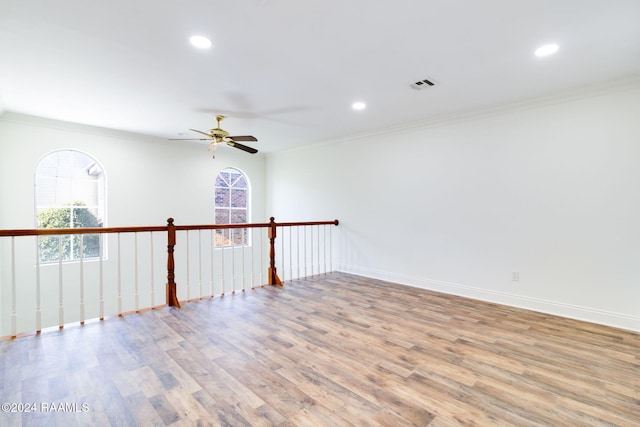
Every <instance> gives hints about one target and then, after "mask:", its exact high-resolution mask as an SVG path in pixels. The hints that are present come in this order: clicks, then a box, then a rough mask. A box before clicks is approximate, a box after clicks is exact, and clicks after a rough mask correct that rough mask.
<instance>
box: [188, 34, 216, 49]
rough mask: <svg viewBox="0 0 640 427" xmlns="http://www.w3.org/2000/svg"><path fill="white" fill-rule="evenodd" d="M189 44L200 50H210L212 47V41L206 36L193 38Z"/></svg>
mask: <svg viewBox="0 0 640 427" xmlns="http://www.w3.org/2000/svg"><path fill="white" fill-rule="evenodd" d="M189 42H190V43H191V44H192V45H193V46H195V47H197V48H198V49H208V48H210V47H211V40H209V39H208V38H206V37H204V36H192V37H191V38H189Z"/></svg>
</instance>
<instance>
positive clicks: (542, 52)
mask: <svg viewBox="0 0 640 427" xmlns="http://www.w3.org/2000/svg"><path fill="white" fill-rule="evenodd" d="M557 51H558V45H557V44H554V43H552V44H545V45H544V46H540V47H539V48H537V49H536V52H535V54H536V56H548V55H553V54H554V53H556V52H557Z"/></svg>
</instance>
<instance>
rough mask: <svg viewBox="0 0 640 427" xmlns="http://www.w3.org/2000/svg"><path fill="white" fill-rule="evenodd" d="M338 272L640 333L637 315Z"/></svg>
mask: <svg viewBox="0 0 640 427" xmlns="http://www.w3.org/2000/svg"><path fill="white" fill-rule="evenodd" d="M337 270H338V271H340V272H343V273H349V274H355V275H358V276H364V277H370V278H372V279H378V280H384V281H387V282H394V283H399V284H402V285H407V286H413V287H416V288H422V289H428V290H431V291H437V292H443V293H446V294H451V295H459V296H462V297H466V298H473V299H477V300H481V301H488V302H493V303H497V304H503V305H508V306H512V307H518V308H524V309H527V310H532V311H537V312H541V313H546V314H552V315H556V316H562V317H567V318H570V319H576V320H583V321H586V322H591V323H597V324H600V325H607V326H613V327H616V328H621V329H626V330H630V331H634V332H640V317H638V316H630V315H627V314H620V313H613V312H609V311H605V310H599V309H595V308H589V307H581V306H577V305H572V304H565V303H560V302H555V301H547V300H542V299H538V298H531V297H526V296H521V295H515V294H510V293H507V292H500V291H492V290H488V289H482V288H476V287H473V286H467V285H461V284H458V283H450V282H443V281H439V280H431V279H425V278H422V277H415V276H408V275H404V274H398V273H392V272H388V271H381V270H372V269H367V268H361V267H357V266H352V265H339V266H338V268H337Z"/></svg>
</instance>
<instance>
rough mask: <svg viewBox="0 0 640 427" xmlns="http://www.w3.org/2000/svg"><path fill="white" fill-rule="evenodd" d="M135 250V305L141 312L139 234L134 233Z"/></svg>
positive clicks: (137, 310)
mask: <svg viewBox="0 0 640 427" xmlns="http://www.w3.org/2000/svg"><path fill="white" fill-rule="evenodd" d="M133 239H134V241H133V250H134V254H133V262H134V266H133V272H134V274H135V277H134V278H133V284H134V293H133V296H134V303H135V310H136V312H139V311H140V294H139V290H138V286H139V284H138V233H133Z"/></svg>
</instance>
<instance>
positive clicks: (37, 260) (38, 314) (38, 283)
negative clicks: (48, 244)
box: [36, 236, 42, 334]
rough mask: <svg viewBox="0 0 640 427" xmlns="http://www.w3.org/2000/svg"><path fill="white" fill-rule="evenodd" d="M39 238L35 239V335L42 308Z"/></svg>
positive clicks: (37, 331) (38, 328)
mask: <svg viewBox="0 0 640 427" xmlns="http://www.w3.org/2000/svg"><path fill="white" fill-rule="evenodd" d="M40 301H41V294H40V237H39V236H38V237H36V333H37V334H39V333H40V332H41V331H42V307H41V304H40Z"/></svg>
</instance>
